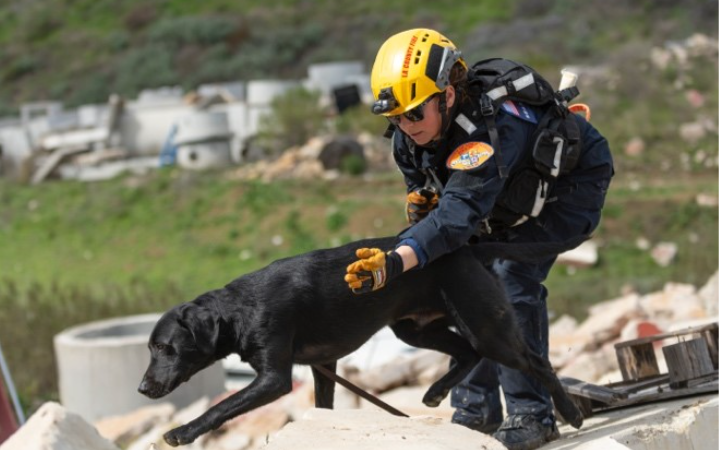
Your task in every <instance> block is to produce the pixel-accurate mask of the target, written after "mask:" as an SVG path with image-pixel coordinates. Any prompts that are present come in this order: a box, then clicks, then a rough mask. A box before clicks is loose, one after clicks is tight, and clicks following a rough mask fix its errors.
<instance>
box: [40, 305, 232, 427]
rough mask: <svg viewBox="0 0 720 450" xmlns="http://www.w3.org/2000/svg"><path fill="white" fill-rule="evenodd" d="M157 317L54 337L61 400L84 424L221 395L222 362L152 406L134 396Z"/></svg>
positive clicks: (119, 321)
mask: <svg viewBox="0 0 720 450" xmlns="http://www.w3.org/2000/svg"><path fill="white" fill-rule="evenodd" d="M159 318H160V314H146V315H139V316H129V317H123V318H118V319H110V320H103V321H98V322H92V323H88V324H84V325H80V326H76V327H73V328H70V329H67V330H65V331H63V332H61V333H60V334H58V335H56V336H55V339H54V343H55V357H56V360H57V366H58V377H59V387H60V400H61V402H62V404H63V405H64V406H65V408H67V409H68V410H70V411H73V412H75V413H78V414H80V415H81V416H82V417H83V418H84V419H85V420H88V421H90V422H93V421H96V420H98V419H100V418H102V417H108V416H114V415H119V414H126V413H128V412H131V411H133V410H135V409H137V408H139V407H142V406H146V405H151V404H157V403H162V402H171V403H173V404H174V405H175V406H176V407H178V408H182V407H185V406H187V405H189V404H190V403H192V402H194V401H195V400H197V399H199V398H202V397H203V396H208V397H210V398H212V397H214V396H216V395H218V394H220V393H222V392H224V382H225V376H224V371H223V367H222V364H220V362H218V363H216V364H214V365H213V366H211V367H208V368H207V369H205V370H203V371H201V372H199V373H198V374H196V375H195V376H194V377H193V378H192V379H190V381H188V382H187V383H184V384H182V385H180V387H178V388H177V389H176V390H175V391H174V392H173V393H171V394H170V395H168V396H167V397H164V398H161V399H158V400H152V399H149V398H147V397H145V396H143V395H142V394H140V393H139V392H138V391H137V388H138V386H139V384H140V381H141V379H142V376H143V374H144V373H145V369H146V368H147V366H148V363H149V361H150V353H149V351H148V348H147V343H148V338H149V336H150V332H151V331H152V329H153V326H154V325H155V323H156V322H157V321H158V319H159Z"/></svg>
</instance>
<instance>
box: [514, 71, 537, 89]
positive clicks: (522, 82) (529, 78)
mask: <svg viewBox="0 0 720 450" xmlns="http://www.w3.org/2000/svg"><path fill="white" fill-rule="evenodd" d="M534 83H535V77H533V74H532V73H529V74H527V75H525V76H524V77H520V78H518V79H517V80H515V81H513V86H515V90H516V91H521V90H523V89H525V88H526V87H528V86H530V85H531V84H534Z"/></svg>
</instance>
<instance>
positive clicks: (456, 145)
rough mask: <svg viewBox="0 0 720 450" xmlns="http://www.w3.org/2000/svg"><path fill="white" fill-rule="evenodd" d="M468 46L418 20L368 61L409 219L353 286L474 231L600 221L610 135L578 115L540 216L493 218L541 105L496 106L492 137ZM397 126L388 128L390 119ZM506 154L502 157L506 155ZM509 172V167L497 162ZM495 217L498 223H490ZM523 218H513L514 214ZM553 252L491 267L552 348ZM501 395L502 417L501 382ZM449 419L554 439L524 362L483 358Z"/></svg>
mask: <svg viewBox="0 0 720 450" xmlns="http://www.w3.org/2000/svg"><path fill="white" fill-rule="evenodd" d="M467 74H468V69H467V65H466V63H465V61H464V60H463V58H462V57H461V55H460V51H459V50H458V49H457V48H456V46H455V45H454V44H453V43H452V42H451V41H450V40H449V39H447V38H446V37H445V36H443V35H442V34H440V33H439V32H437V31H435V30H430V29H413V30H408V31H404V32H401V33H398V34H395V35H393V36H391V37H390V38H388V39H387V40H386V41H385V43H384V44H383V45H382V46H381V48H380V49H379V51H378V53H377V56H376V59H375V63H374V65H373V68H372V73H371V84H372V91H373V94H374V97H375V100H376V101H375V103H374V105H373V112H374V113H375V114H381V115H383V116H385V117H387V119H388V121H389V122H390V124H391V125H392V126H393V127H394V128H395V130H394V134H393V135H392V148H393V156H394V158H395V161H396V163H397V165H398V167H399V169H400V171H401V172H402V174H403V176H404V178H405V183H406V185H407V218H408V221H409V223H410V225H411V226H410V227H409V228H407V229H405V230H404V231H402V232H401V233H400V234H399V238H400V243H399V244H398V246H397V248H396V249H395V250H394V251H391V252H388V253H387V254H386V253H384V252H382V251H381V250H379V249H361V250H359V251H358V253H357V256H358V261H356V262H355V263H353V264H351V265H350V266H348V268H347V274H346V276H345V281H346V282H347V283H348V286H349V288H351V289H353V291H354V292H355V293H358V294H361V293H363V292H369V291H372V290H375V289H381V288H382V287H383V286H385V285H386V284H387V283H391V282H392V280H393V279H394V278H396V277H398V276H401V275H402V273H403V272H404V271H407V270H411V269H413V268H422V267H423V266H425V265H426V264H430V263H432V262H433V261H434V260H436V259H437V258H438V257H440V256H442V255H444V254H446V253H449V252H452V251H454V250H456V249H458V248H459V247H461V246H463V245H466V244H468V242H469V241H471V239H477V236H478V235H479V236H480V239H496V240H504V241H508V242H555V241H564V240H566V239H569V238H571V237H574V236H579V235H589V234H590V233H591V232H592V231H593V230H594V229H595V228H596V227H597V225H598V223H599V221H600V213H601V209H602V207H603V203H604V199H605V194H606V192H607V189H608V187H609V184H610V179H611V178H612V175H613V163H612V157H611V154H610V150H609V147H608V143H607V141H606V140H605V138H604V137H603V136H602V135H601V134H600V133H599V132H598V131H597V130H596V129H595V128H594V127H593V126H592V125H590V123H588V122H587V121H586V120H585V118H583V117H581V116H579V115H577V116H575V117H576V118H577V122H578V124H579V129H580V133H581V134H580V135H581V139H582V152H581V154H580V156H579V159H578V162H577V165H576V166H575V168H574V169H573V170H572V171H571V172H570V173H568V174H566V175H564V176H560V177H559V178H558V179H557V180H556V183H554V186H553V187H552V188H551V190H550V192H548V193H547V198H548V199H547V201H546V202H545V205H544V207H543V209H542V211H541V213H540V214H539V215H538V216H537V217H533V218H530V219H529V220H525V221H524V222H522V223H520V224H517V225H515V224H505V226H502V225H503V224H501V223H499V221H498V220H497V219H495V220H493V219H494V216H495V214H494V212H493V210H494V209H497V208H496V206H497V205H496V204H498V203H499V202H500V200H501V199H502V198H504V196H507V195H509V194H512V195H530V196H534V195H535V192H510V191H509V190H510V184H511V183H508V180H509V179H510V180H511V179H512V178H513V173H515V172H517V170H518V169H519V168H520V167H521V166H522V165H523V161H527V158H524V156H525V155H527V154H528V153H529V152H532V144H533V141H532V137H533V134H534V132H535V131H536V128H537V127H538V119H539V117H541V116H542V114H543V111H542V110H541V109H540V107H534V106H528V105H525V104H520V103H518V102H510V101H508V102H506V103H504V104H503V105H502V108H499V109H500V110H499V112H498V113H497V115H496V118H495V120H496V129H497V133H498V136H497V137H499V143H500V145H499V146H500V147H501V150H502V153H501V158H500V157H498V156H499V155H498V150H500V149H495V148H493V144H492V139H491V137H490V136H489V133H488V128H487V127H486V126H485V125H484V122H483V120H482V118H481V117H482V116H481V113H480V103H479V101H478V99H477V98H475V97H474V96H473V95H472V92H470V90H469V89H468V83H467V81H468V77H467ZM390 129H392V128H390ZM499 161H500V164H499ZM502 164H504V165H506V166H507V169H508V170H509V174H510V176H509V177H507V176H502V174H501V173H500V172H499V168H498V167H499V165H502ZM490 224H492V226H490ZM511 225H515V226H511ZM554 262H555V258H554V257H553V258H550V259H548V260H546V261H543V262H542V263H539V264H531V263H519V262H512V261H506V260H498V261H496V262H495V263H494V264H493V266H492V270H493V271H494V273H495V275H496V276H497V277H498V279H499V280H500V281H501V282H502V284H503V285H504V288H505V290H506V293H507V294H508V297H509V299H510V301H511V303H512V305H513V307H514V309H515V311H516V313H517V314H516V315H517V319H518V321H519V324H520V326H521V329H522V330H523V334H524V337H525V340H526V342H527V344H528V345H529V346H530V347H531V348H532V349H533V350H534V351H535V352H537V353H538V354H541V355H543V356H544V357H546V358H547V356H548V316H547V303H546V302H547V295H548V292H547V289H546V288H545V287H544V286H543V284H542V283H543V281H544V280H545V279H546V277H547V275H548V272H549V270H550V268H551V267H552V265H553V263H554ZM500 385H501V386H502V389H503V393H504V396H505V403H506V409H507V416H506V417H505V418H504V420H503V413H502V406H501V403H500V394H499V389H498V388H499V386H500ZM451 400H452V405H453V406H454V407H455V408H456V411H455V413H454V415H453V418H452V420H453V422H455V423H458V424H461V425H465V426H467V427H469V428H471V429H475V430H478V431H482V432H485V433H488V434H490V433H494V434H493V436H494V437H495V438H496V439H498V440H499V441H501V442H502V443H503V444H504V445H505V446H506V447H507V448H509V449H511V450H529V449H534V448H537V447H540V446H541V445H543V444H545V443H546V442H549V441H551V440H554V439H557V438H558V437H559V433H558V431H557V427H556V424H555V417H554V415H553V408H552V403H551V400H550V397H549V394H548V393H547V392H546V390H545V389H544V388H542V387H541V386H540V384H539V383H538V382H537V381H536V380H534V379H532V378H530V377H528V376H526V375H525V374H523V373H521V372H519V371H516V370H510V369H508V368H505V367H502V366H500V365H496V363H494V362H492V361H489V360H483V361H482V362H481V363H480V364H479V365H478V366H477V367H476V368H475V369H474V370H473V372H472V373H471V374H470V375H469V376H468V377H467V378H466V379H465V380H464V381H463V382H462V383H461V384H460V385H458V386H456V388H455V389H454V390H453V392H452V398H451Z"/></svg>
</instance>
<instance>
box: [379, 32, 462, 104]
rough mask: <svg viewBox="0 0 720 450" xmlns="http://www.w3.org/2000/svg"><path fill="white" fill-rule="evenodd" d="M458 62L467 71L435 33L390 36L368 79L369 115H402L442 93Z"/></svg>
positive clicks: (451, 47)
mask: <svg viewBox="0 0 720 450" xmlns="http://www.w3.org/2000/svg"><path fill="white" fill-rule="evenodd" d="M458 61H459V62H460V63H461V64H462V65H463V66H465V67H466V68H467V65H466V64H465V61H463V59H462V58H461V57H460V51H459V50H458V49H457V47H455V44H453V43H452V42H451V41H450V39H448V38H446V37H445V36H443V35H442V34H440V33H438V32H437V31H434V30H430V29H427V28H417V29H413V30H407V31H403V32H401V33H398V34H396V35H394V36H391V37H390V38H388V40H386V41H385V43H384V44H383V45H382V46H381V47H380V50H378V54H377V56H376V57H375V63H374V64H373V68H372V73H371V75H370V85H371V87H372V92H373V96H374V97H375V100H376V101H375V103H374V104H373V106H372V112H373V113H374V114H382V115H383V116H394V115H397V114H402V113H404V112H407V111H410V110H411V109H413V108H415V107H416V106H418V105H420V104H421V103H422V102H424V101H425V99H427V98H428V97H430V96H431V95H433V94H436V93H438V92H442V91H444V90H445V88H446V87H448V85H449V84H450V70H451V69H452V67H453V65H454V64H455V63H456V62H458Z"/></svg>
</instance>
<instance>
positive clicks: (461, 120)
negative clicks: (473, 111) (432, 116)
mask: <svg viewBox="0 0 720 450" xmlns="http://www.w3.org/2000/svg"><path fill="white" fill-rule="evenodd" d="M455 122H456V123H457V124H458V125H460V127H461V128H462V129H463V130H465V132H466V133H467V134H473V133H474V132H475V130H477V127H476V126H475V124H474V123H472V122H471V121H470V119H468V118H467V116H466V115H465V114H463V113H460V114H458V116H457V117H456V118H455Z"/></svg>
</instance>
